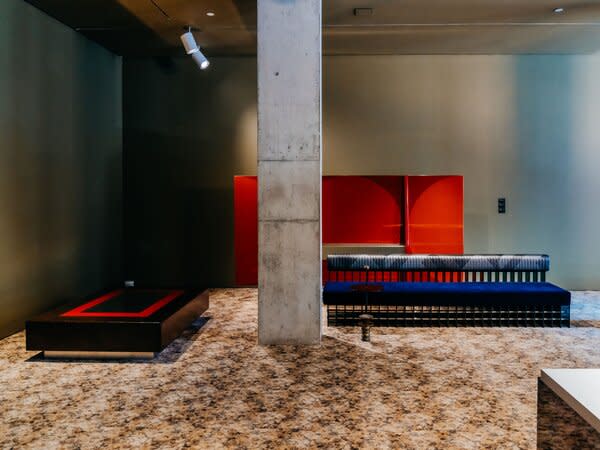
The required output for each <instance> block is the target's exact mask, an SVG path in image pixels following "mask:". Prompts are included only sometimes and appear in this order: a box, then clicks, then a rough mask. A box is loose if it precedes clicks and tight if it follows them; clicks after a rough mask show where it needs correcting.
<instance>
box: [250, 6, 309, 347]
mask: <svg viewBox="0 0 600 450" xmlns="http://www.w3.org/2000/svg"><path fill="white" fill-rule="evenodd" d="M258 259H259V262H258V271H259V273H258V340H259V343H260V344H263V345H269V344H318V343H319V342H320V340H321V0H258Z"/></svg>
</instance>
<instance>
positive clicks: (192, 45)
mask: <svg viewBox="0 0 600 450" xmlns="http://www.w3.org/2000/svg"><path fill="white" fill-rule="evenodd" d="M181 43H182V44H183V48H185V52H186V53H187V54H188V55H191V57H192V59H193V60H194V61H195V62H196V64H198V67H200V69H202V70H204V69H206V68H207V67H208V66H210V62H209V61H208V59H206V56H204V54H203V53H202V52H201V51H200V48H199V47H198V44H196V39H194V35H193V34H192V32H191V30H190V31H188V32H187V33H183V34H182V35H181Z"/></svg>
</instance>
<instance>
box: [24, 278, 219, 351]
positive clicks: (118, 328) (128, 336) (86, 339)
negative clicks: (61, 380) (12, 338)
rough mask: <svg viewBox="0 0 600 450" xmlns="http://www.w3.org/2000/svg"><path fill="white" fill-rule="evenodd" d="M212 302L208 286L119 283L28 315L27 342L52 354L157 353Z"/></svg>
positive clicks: (32, 348) (34, 347)
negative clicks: (135, 286)
mask: <svg viewBox="0 0 600 450" xmlns="http://www.w3.org/2000/svg"><path fill="white" fill-rule="evenodd" d="M208 304H209V294H208V290H195V291H186V290H177V289H119V290H115V291H111V292H108V293H105V294H103V295H101V296H97V297H94V298H92V299H87V300H83V301H80V302H75V303H72V304H70V305H67V306H64V307H61V308H58V309H56V310H54V311H49V312H47V313H45V314H42V315H40V316H38V317H36V318H34V319H31V320H28V321H27V322H26V324H25V333H26V348H27V350H35V351H43V352H44V353H45V355H46V356H48V357H73V358H86V357H152V356H153V355H154V354H155V353H158V352H160V351H161V350H163V349H164V348H165V347H166V346H167V345H169V344H170V343H171V342H172V341H173V340H175V339H176V338H177V337H178V336H179V335H180V334H181V333H182V332H183V331H184V330H185V329H186V328H187V327H188V326H189V325H190V324H191V323H192V322H193V321H194V320H196V319H197V318H198V317H199V316H200V315H201V314H202V313H203V312H204V311H206V310H207V309H208Z"/></svg>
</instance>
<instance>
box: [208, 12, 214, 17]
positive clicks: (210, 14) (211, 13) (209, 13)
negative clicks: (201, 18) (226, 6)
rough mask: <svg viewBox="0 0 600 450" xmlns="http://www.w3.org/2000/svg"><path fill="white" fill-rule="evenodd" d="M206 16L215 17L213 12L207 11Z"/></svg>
mask: <svg viewBox="0 0 600 450" xmlns="http://www.w3.org/2000/svg"><path fill="white" fill-rule="evenodd" d="M206 15H207V16H208V17H215V12H214V11H208V12H207V13H206Z"/></svg>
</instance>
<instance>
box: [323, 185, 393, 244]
mask: <svg viewBox="0 0 600 450" xmlns="http://www.w3.org/2000/svg"><path fill="white" fill-rule="evenodd" d="M402 191H403V183H402V177H400V176H326V177H323V243H324V244H400V243H401V241H402V239H401V237H402V235H403V233H402V232H401V227H402V202H403V197H402Z"/></svg>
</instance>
